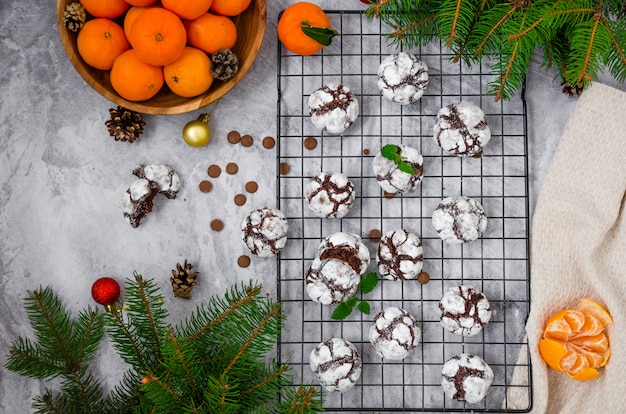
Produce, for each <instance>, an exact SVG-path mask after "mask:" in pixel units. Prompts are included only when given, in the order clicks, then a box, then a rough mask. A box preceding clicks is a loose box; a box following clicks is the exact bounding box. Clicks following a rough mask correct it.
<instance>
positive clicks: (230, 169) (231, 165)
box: [226, 162, 239, 175]
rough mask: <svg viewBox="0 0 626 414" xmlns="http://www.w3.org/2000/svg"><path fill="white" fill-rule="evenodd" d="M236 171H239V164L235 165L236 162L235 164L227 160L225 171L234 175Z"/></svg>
mask: <svg viewBox="0 0 626 414" xmlns="http://www.w3.org/2000/svg"><path fill="white" fill-rule="evenodd" d="M237 171H239V166H237V164H235V163H234V162H229V163H228V164H227V165H226V172H227V173H228V174H230V175H234V174H237Z"/></svg>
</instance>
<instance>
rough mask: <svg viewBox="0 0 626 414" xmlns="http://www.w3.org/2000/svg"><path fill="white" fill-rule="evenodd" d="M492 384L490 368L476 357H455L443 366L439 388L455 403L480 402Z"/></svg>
mask: <svg viewBox="0 0 626 414" xmlns="http://www.w3.org/2000/svg"><path fill="white" fill-rule="evenodd" d="M492 382H493V371H492V370H491V367H490V366H489V365H488V364H487V363H486V362H485V361H484V360H483V359H482V358H481V357H479V356H476V355H470V354H459V355H455V356H453V357H452V358H450V359H449V360H448V361H446V363H445V364H443V368H442V370H441V387H442V388H443V391H444V392H445V393H446V395H447V396H448V397H450V398H452V399H453V400H456V401H465V402H468V403H470V404H476V403H479V402H481V401H482V400H483V399H484V398H485V396H486V395H487V391H489V387H490V386H491V383H492Z"/></svg>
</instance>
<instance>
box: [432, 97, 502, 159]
mask: <svg viewBox="0 0 626 414" xmlns="http://www.w3.org/2000/svg"><path fill="white" fill-rule="evenodd" d="M434 138H435V141H436V142H437V145H439V146H440V147H441V148H442V149H444V150H445V151H448V152H449V153H451V154H454V155H459V156H470V157H473V156H480V155H481V154H482V150H483V147H484V146H485V145H487V143H488V142H489V141H490V140H491V130H490V129H489V126H488V125H487V118H486V116H485V113H484V112H483V110H482V109H480V108H479V107H478V106H476V105H475V104H473V103H471V102H459V103H456V104H450V105H447V106H444V107H443V108H441V109H440V110H439V112H438V113H437V119H436V121H435V127H434Z"/></svg>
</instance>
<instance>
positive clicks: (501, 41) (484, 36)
mask: <svg viewBox="0 0 626 414" xmlns="http://www.w3.org/2000/svg"><path fill="white" fill-rule="evenodd" d="M365 13H366V15H367V16H368V18H370V19H374V18H377V19H380V20H381V21H382V22H383V23H385V24H387V25H388V26H389V27H390V28H391V31H390V32H389V33H388V34H387V35H386V36H387V38H388V39H389V40H390V42H391V43H392V44H396V45H398V46H399V47H401V48H404V49H409V48H413V47H417V46H423V45H425V44H427V43H429V42H431V41H433V40H438V41H439V42H441V44H442V45H443V47H447V48H449V49H450V50H451V51H452V52H453V53H452V56H451V60H452V61H453V62H458V61H459V60H463V61H464V62H465V63H466V64H468V65H469V64H472V63H474V62H479V61H480V60H481V59H482V58H487V59H489V60H490V62H491V63H492V75H494V76H495V77H496V80H494V81H492V82H489V85H490V88H491V90H490V91H488V95H492V96H495V99H496V100H498V99H509V98H510V97H511V96H513V94H515V92H516V91H517V90H518V89H519V88H521V86H522V84H523V82H524V78H525V75H526V73H527V71H528V68H529V65H530V56H531V55H532V54H533V53H534V51H535V50H537V49H539V50H543V65H544V66H545V67H551V66H554V67H556V68H557V70H558V71H559V74H560V75H561V78H562V79H563V81H564V83H565V84H566V88H567V89H568V90H569V89H570V88H574V89H576V90H577V91H578V90H582V89H584V88H586V87H587V86H588V85H589V83H590V82H591V81H592V80H594V79H597V76H598V73H599V72H600V71H601V70H602V69H604V68H606V69H608V70H609V71H610V73H611V74H612V75H613V76H614V77H615V78H616V79H617V80H618V81H623V80H625V79H626V22H625V19H626V6H624V2H623V1H619V0H557V1H554V0H533V1H529V0H506V1H494V0H441V1H430V0H394V1H384V0H383V1H379V2H377V3H376V4H374V5H372V6H370V7H369V8H368V9H367V10H366V12H365ZM431 17H432V18H431Z"/></svg>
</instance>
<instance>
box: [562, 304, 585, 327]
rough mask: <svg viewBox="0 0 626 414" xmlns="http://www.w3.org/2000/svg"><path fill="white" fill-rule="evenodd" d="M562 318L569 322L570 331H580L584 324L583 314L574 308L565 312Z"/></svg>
mask: <svg viewBox="0 0 626 414" xmlns="http://www.w3.org/2000/svg"><path fill="white" fill-rule="evenodd" d="M563 319H565V321H566V322H567V323H568V324H569V326H570V328H571V329H572V333H577V332H580V331H581V330H582V329H583V326H585V314H584V313H582V312H580V311H577V310H575V309H570V310H569V311H567V312H565V315H564V316H563Z"/></svg>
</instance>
